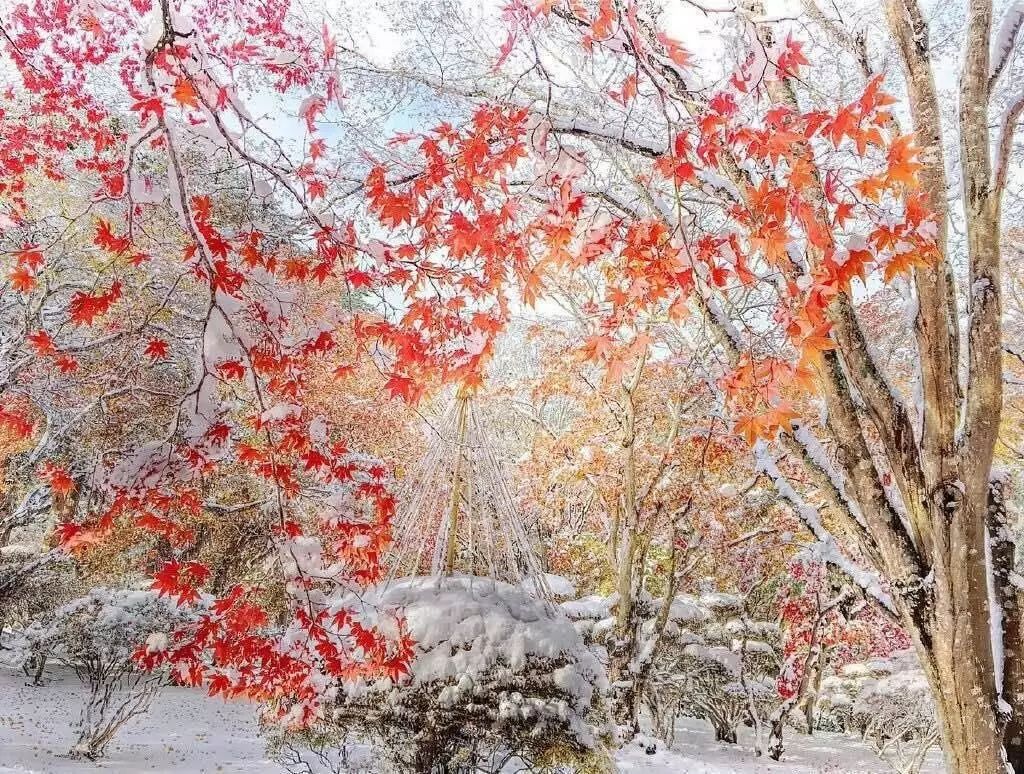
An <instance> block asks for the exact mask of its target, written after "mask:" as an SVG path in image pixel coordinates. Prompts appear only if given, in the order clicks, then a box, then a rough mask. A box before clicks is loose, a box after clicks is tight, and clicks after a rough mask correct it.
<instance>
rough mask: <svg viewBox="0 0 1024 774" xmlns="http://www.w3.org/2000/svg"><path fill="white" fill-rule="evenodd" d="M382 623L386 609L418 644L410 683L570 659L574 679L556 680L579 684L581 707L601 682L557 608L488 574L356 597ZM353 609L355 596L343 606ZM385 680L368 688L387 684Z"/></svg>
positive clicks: (406, 584) (399, 584) (408, 583)
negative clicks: (392, 613)
mask: <svg viewBox="0 0 1024 774" xmlns="http://www.w3.org/2000/svg"><path fill="white" fill-rule="evenodd" d="M360 599H361V601H362V602H363V603H364V604H366V605H368V606H370V607H372V608H375V610H374V612H373V613H372V614H370V615H371V617H379V618H380V619H381V620H380V623H381V624H382V625H383V626H385V627H386V626H387V624H388V621H387V611H395V612H396V613H398V614H399V615H400V616H402V617H403V618H404V622H405V625H406V626H407V627H408V631H409V634H410V635H411V636H412V638H413V640H414V641H415V642H416V646H415V648H416V656H415V657H414V661H413V664H412V665H411V668H412V682H413V684H414V685H422V684H430V683H435V682H437V683H440V682H445V681H454V682H455V683H456V684H459V683H460V681H461V680H462V678H463V677H464V676H469V677H470V678H471V679H473V681H474V682H475V681H477V679H478V678H479V677H480V676H481V675H482V674H484V673H485V672H486V671H488V670H490V669H494V668H496V667H507V668H511V669H513V670H516V671H520V670H523V669H526V668H527V666H530V667H533V666H535V665H536V664H537V662H538V660H541V659H545V660H556V659H563V658H565V657H569V659H570V666H571V667H572V668H573V669H576V670H577V671H578V674H577V675H575V676H574V677H570V676H569V675H568V674H567V673H563V672H561V671H559V675H558V677H557V678H556V679H558V680H559V681H560V684H564V685H572V686H574V687H575V688H576V689H578V690H575V691H573V693H572V696H573V697H574V700H575V702H576V703H577V705H578V707H580V708H582V707H583V706H585V705H589V703H590V700H591V696H592V693H593V690H594V689H595V688H600V687H601V684H602V682H603V669H602V668H601V666H600V664H598V662H597V660H596V659H595V658H594V657H593V655H592V654H591V653H590V651H589V650H588V649H587V648H586V646H585V645H584V644H583V641H582V640H581V639H580V637H579V635H578V634H577V633H576V630H575V629H573V628H572V626H571V624H570V622H569V621H568V620H567V618H566V617H565V616H563V615H559V614H558V611H557V608H555V607H554V606H551V605H548V604H547V603H545V602H543V601H541V600H538V599H536V598H535V597H533V596H531V595H529V594H527V593H525V592H524V591H522V590H521V589H518V588H516V587H515V586H511V585H509V584H507V583H501V582H500V581H492V580H490V579H488V578H476V577H472V576H465V575H455V576H451V577H445V578H403V579H401V580H396V581H392V582H390V583H386V584H381V585H380V586H377V587H374V588H371V589H369V590H368V591H366V592H365V593H363V594H361V595H360ZM342 606H344V607H351V606H352V601H351V600H346V601H344V602H343V603H342ZM387 684H390V681H389V680H383V681H380V683H378V684H376V685H374V686H372V688H385V687H386V686H387Z"/></svg>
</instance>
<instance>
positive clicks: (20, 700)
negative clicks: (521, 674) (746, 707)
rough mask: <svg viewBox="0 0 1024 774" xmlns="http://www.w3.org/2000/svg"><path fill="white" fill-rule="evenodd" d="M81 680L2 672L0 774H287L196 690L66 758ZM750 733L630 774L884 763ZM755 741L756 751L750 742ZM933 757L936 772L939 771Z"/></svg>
mask: <svg viewBox="0 0 1024 774" xmlns="http://www.w3.org/2000/svg"><path fill="white" fill-rule="evenodd" d="M81 694H82V688H81V684H80V683H79V682H78V680H77V679H76V678H75V676H74V675H73V674H70V673H67V672H60V671H51V673H50V681H49V682H48V684H47V685H45V686H43V687H39V688H34V687H31V686H28V685H26V680H25V677H24V675H22V674H21V672H17V671H12V670H10V669H6V668H4V667H0V774H14V773H15V772H17V773H18V774H24V773H25V772H38V774H81V773H82V772H109V773H110V774H138V773H139V772H153V773H154V774H203V773H204V772H210V773H211V774H213V773H217V774H234V773H235V772H249V773H251V774H269V773H271V772H273V774H281V772H282V769H281V768H280V767H278V766H277V765H276V764H274V763H273V762H272V761H270V760H268V759H267V757H266V753H265V750H264V745H263V740H262V739H261V738H260V736H259V734H258V732H257V727H256V722H255V720H254V714H253V707H252V705H250V704H246V703H243V702H228V703H225V702H223V701H221V700H219V699H208V698H206V696H205V695H204V694H203V693H202V692H200V691H195V690H189V689H185V688H168V689H166V690H165V691H164V692H163V693H161V694H160V695H159V696H158V697H157V699H156V701H155V702H154V705H153V707H152V709H151V710H150V712H149V714H148V715H146V716H144V717H142V718H138V719H136V720H135V721H132V722H131V723H130V724H129V725H128V726H127V727H125V728H124V729H123V730H122V732H121V733H120V734H119V735H118V737H117V738H116V739H115V740H114V742H113V743H112V745H111V748H110V751H109V754H108V757H107V758H106V759H105V760H103V761H102V762H101V763H89V762H83V761H74V760H70V759H68V758H65V757H63V753H65V752H66V751H67V750H68V749H69V748H70V747H71V745H72V743H73V741H74V738H75V736H74V724H75V722H76V720H77V718H78V710H79V707H80V706H81V704H80V699H81ZM749 742H750V736H749V733H742V732H741V737H740V745H722V744H717V743H715V742H714V741H713V739H712V735H711V730H710V728H709V727H708V726H707V725H706V724H705V723H703V722H701V721H696V720H687V721H684V722H682V723H681V724H680V727H679V732H678V734H677V739H676V743H675V745H674V747H673V749H672V750H664V749H662V748H661V746H660V744H659V747H658V752H656V753H655V754H654V755H648V754H647V753H646V752H645V751H644V749H643V748H641V747H640V746H638V745H630V746H627V747H626V748H624V749H623V750H622V751H620V753H619V756H618V760H619V770H620V771H621V772H624V773H625V772H644V773H645V774H839V773H840V772H850V773H854V772H856V774H878V773H879V772H883V771H885V768H884V766H883V765H882V764H881V763H880V761H879V760H878V759H877V758H876V757H875V756H874V755H873V754H872V753H871V751H870V750H868V749H867V748H866V747H864V746H863V745H861V744H860V743H859V741H857V740H856V739H853V738H850V737H846V736H839V735H835V734H819V735H816V736H815V737H813V738H811V737H802V736H800V735H798V734H791V735H790V736H789V738H788V745H789V747H788V750H787V756H786V760H785V761H783V762H782V763H775V762H773V761H770V760H767V759H761V760H757V759H755V758H754V757H753V755H752V753H751V752H750V748H749ZM745 745H746V746H745ZM938 761H939V756H938V752H937V751H933V755H932V757H931V759H930V765H929V766H928V767H927V769H926V771H927V772H928V774H939V772H941V771H942V767H941V766H940V765H939V763H938Z"/></svg>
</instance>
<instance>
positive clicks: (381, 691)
mask: <svg viewBox="0 0 1024 774" xmlns="http://www.w3.org/2000/svg"><path fill="white" fill-rule="evenodd" d="M355 604H359V605H362V606H364V609H366V610H368V611H371V612H369V613H368V614H369V615H371V616H372V617H373V618H374V619H375V623H376V624H377V626H379V627H382V628H384V629H385V630H387V629H388V628H389V627H395V626H397V624H398V620H399V617H400V618H401V620H402V621H403V622H404V626H405V628H406V631H408V633H409V635H410V636H411V638H412V640H413V641H414V643H415V646H414V648H415V650H414V655H413V658H412V661H411V664H410V666H409V670H410V673H409V674H408V675H401V676H396V677H395V678H394V679H382V680H377V681H374V682H370V683H365V682H361V681H360V682H357V683H355V684H346V685H343V686H339V691H338V697H337V700H336V702H335V704H334V706H333V707H332V708H331V711H330V713H329V715H328V717H327V719H326V720H325V722H324V723H323V724H322V725H321V726H320V727H318V728H316V729H314V731H313V733H314V734H321V733H322V734H327V735H333V737H334V738H335V739H336V740H341V741H342V742H343V741H344V740H345V738H346V737H347V736H348V737H351V736H354V737H355V738H358V739H360V740H363V741H365V742H367V743H370V744H372V745H373V747H374V750H375V752H376V756H375V757H376V758H377V760H378V761H380V762H382V765H384V770H386V771H407V772H417V773H418V774H419V773H421V772H422V773H424V774H425V773H426V772H488V771H500V770H501V768H502V767H503V766H504V765H505V764H506V763H508V762H509V761H517V760H518V761H522V762H523V763H524V765H528V766H531V767H533V769H534V770H554V769H553V768H551V767H554V766H556V765H558V764H565V763H572V764H576V765H578V766H579V768H576V769H570V770H578V771H590V770H599V769H595V768H594V766H595V765H603V764H602V763H601V762H602V761H603V760H604V753H603V750H602V744H601V739H600V736H601V733H602V730H603V721H602V716H603V696H604V692H605V690H606V681H605V677H604V671H603V669H602V667H601V665H600V663H599V662H598V661H597V659H596V658H595V657H594V655H593V654H592V653H591V652H590V651H589V650H588V649H587V647H586V645H585V644H584V642H583V640H582V639H581V638H580V635H579V634H578V633H577V632H576V630H575V629H574V628H573V626H572V623H571V622H570V621H569V620H568V619H567V618H566V617H565V616H563V615H561V614H560V613H559V612H558V609H557V608H556V607H555V606H553V605H551V604H549V603H546V602H544V601H542V600H540V599H537V598H536V597H533V596H531V595H529V594H527V593H525V592H524V591H523V590H522V589H519V588H516V587H514V586H511V585H508V584H505V583H501V582H497V581H491V580H489V579H486V578H473V577H469V576H451V577H445V578H407V579H401V580H396V581H392V582H391V583H390V584H381V585H380V586H377V587H374V588H371V589H369V590H368V591H366V592H364V593H363V594H362V595H361V596H360V600H359V601H358V602H356V603H355ZM352 605H353V600H352V599H345V600H339V601H338V604H337V609H338V610H343V609H349V608H351V607H352ZM307 733H308V732H307ZM294 741H295V740H294V738H293V739H292V740H291V742H294ZM340 745H341V742H339V743H338V746H339V749H340ZM291 746H292V748H293V749H294V748H295V745H294V744H292V745H291ZM278 749H279V750H281V749H283V746H281V745H278ZM278 759H279V760H282V762H285V761H284V760H283V756H282V755H280V754H279V755H278ZM595 762H596V763H595ZM586 766H590V767H591V768H589V769H588V768H586ZM546 767H547V768H546ZM289 768H291V769H292V770H293V771H298V772H308V771H317V769H314V768H310V769H303V768H299V767H297V766H296V764H295V762H294V761H292V762H291V765H290V766H289Z"/></svg>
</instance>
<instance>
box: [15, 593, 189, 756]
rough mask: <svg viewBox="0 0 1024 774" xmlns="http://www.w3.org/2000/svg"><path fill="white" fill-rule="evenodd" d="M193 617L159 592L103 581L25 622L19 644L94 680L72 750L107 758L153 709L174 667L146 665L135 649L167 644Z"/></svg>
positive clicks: (27, 652) (37, 656)
mask: <svg viewBox="0 0 1024 774" xmlns="http://www.w3.org/2000/svg"><path fill="white" fill-rule="evenodd" d="M194 616H195V612H194V611H192V610H187V609H185V610H183V609H181V608H179V607H178V606H177V605H175V604H174V602H173V601H172V600H170V599H166V598H164V597H163V596H162V595H160V594H158V593H157V592H155V591H128V590H122V589H110V588H105V587H103V586H98V587H96V588H93V589H92V590H90V591H89V593H88V594H87V595H86V596H83V597H79V598H77V599H73V600H71V601H69V602H67V603H66V604H62V605H58V606H57V607H56V609H51V610H50V611H48V612H46V613H44V614H42V615H40V616H39V617H38V618H37V619H36V620H35V621H33V622H32V623H31V625H29V626H28V627H26V628H25V630H24V631H23V633H22V634H21V636H20V638H19V641H18V645H19V647H20V648H21V649H22V652H23V654H24V655H25V656H26V657H30V658H33V659H36V660H39V661H40V662H42V663H45V661H46V660H47V659H53V660H56V661H58V662H60V663H63V664H65V665H66V666H69V667H71V668H72V669H74V671H75V673H76V674H77V675H78V677H79V679H80V680H81V681H82V682H83V683H84V684H85V685H86V686H87V687H88V691H89V692H88V695H87V697H86V701H85V704H84V706H83V707H82V715H81V719H80V721H79V724H78V738H77V739H76V741H75V744H74V746H73V747H72V748H71V753H70V754H71V755H72V757H83V758H89V759H95V758H100V757H102V756H103V753H104V750H105V749H106V747H107V745H108V744H109V743H110V741H111V740H112V739H113V737H114V735H115V734H116V733H117V731H118V729H120V728H121V726H123V725H124V724H125V723H126V722H128V721H129V720H131V719H132V718H133V717H135V716H137V715H140V714H142V713H144V712H145V711H146V710H147V708H148V707H149V704H150V702H151V701H152V700H153V697H154V696H155V695H156V694H157V692H158V691H159V690H160V688H161V687H162V686H164V685H167V684H168V683H169V681H170V670H169V669H168V668H167V667H166V665H165V666H164V667H163V668H161V669H156V670H151V671H145V670H141V669H139V665H138V664H137V663H136V662H135V658H134V657H133V654H135V653H136V651H137V649H139V648H140V647H141V648H142V649H143V650H144V651H147V652H148V651H158V650H160V649H162V648H164V647H166V640H167V638H168V637H169V636H170V635H171V634H173V632H174V630H175V629H177V628H179V627H180V626H181V625H182V624H183V623H184V622H185V621H187V620H188V619H189V618H190V617H194Z"/></svg>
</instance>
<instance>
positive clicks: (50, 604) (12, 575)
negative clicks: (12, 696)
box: [0, 545, 79, 683]
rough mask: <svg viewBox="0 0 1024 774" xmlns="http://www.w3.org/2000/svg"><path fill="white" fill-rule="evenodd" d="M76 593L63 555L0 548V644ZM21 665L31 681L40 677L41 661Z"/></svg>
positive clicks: (27, 548)
mask: <svg viewBox="0 0 1024 774" xmlns="http://www.w3.org/2000/svg"><path fill="white" fill-rule="evenodd" d="M78 591H79V579H78V573H77V571H76V569H75V564H74V562H72V561H71V558H70V557H69V556H68V555H67V554H65V553H64V552H47V553H43V552H41V551H40V550H39V549H38V548H35V547H32V546H23V545H9V546H4V547H2V548H0V645H3V644H4V643H5V642H6V641H7V640H8V639H11V638H12V637H13V636H14V634H15V633H16V632H18V631H20V630H22V629H23V628H24V627H25V626H27V625H28V624H29V622H30V621H31V620H33V619H34V618H37V617H39V616H41V615H43V614H44V613H47V612H51V611H53V610H55V609H56V608H58V607H60V606H61V605H63V604H64V603H66V602H67V601H68V600H70V599H71V598H72V597H74V596H75V594H76V593H78ZM33 661H34V663H25V664H23V667H24V668H25V671H26V674H34V681H35V682H37V683H38V682H39V679H40V678H41V676H42V667H43V664H44V663H45V662H44V661H43V660H42V659H34V660H33Z"/></svg>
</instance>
